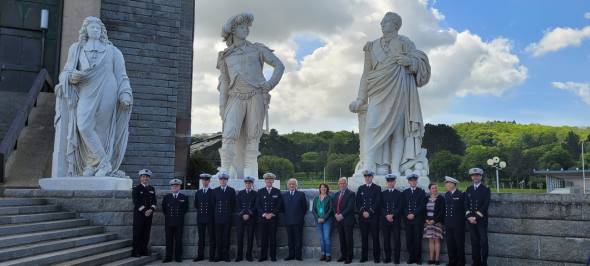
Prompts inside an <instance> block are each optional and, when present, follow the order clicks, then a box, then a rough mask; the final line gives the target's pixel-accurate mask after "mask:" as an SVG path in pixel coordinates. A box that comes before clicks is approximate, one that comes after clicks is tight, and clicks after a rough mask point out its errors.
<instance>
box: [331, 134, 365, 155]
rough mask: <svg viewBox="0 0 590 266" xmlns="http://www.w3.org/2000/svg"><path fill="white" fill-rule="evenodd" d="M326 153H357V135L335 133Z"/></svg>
mask: <svg viewBox="0 0 590 266" xmlns="http://www.w3.org/2000/svg"><path fill="white" fill-rule="evenodd" d="M329 143H330V147H329V149H328V153H330V154H331V153H344V154H355V153H357V152H358V151H359V137H358V134H355V133H354V132H349V131H339V132H335V133H334V135H333V136H332V138H331V139H330V142H329Z"/></svg>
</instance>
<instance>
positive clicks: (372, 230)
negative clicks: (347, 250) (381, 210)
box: [359, 216, 381, 260]
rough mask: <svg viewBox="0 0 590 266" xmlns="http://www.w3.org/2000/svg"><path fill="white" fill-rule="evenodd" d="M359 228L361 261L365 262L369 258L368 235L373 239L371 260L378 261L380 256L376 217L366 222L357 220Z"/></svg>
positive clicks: (360, 219) (365, 220) (361, 219)
mask: <svg viewBox="0 0 590 266" xmlns="http://www.w3.org/2000/svg"><path fill="white" fill-rule="evenodd" d="M359 227H360V228H361V260H366V259H367V258H368V256H369V234H371V238H372V239H373V259H374V260H379V259H380V256H381V247H380V244H379V219H377V216H375V217H373V218H372V219H368V220H367V219H364V218H362V217H361V218H359Z"/></svg>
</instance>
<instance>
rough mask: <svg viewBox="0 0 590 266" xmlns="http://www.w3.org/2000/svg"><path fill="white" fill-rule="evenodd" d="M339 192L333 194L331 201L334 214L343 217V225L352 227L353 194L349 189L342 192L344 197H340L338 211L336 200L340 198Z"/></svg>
mask: <svg viewBox="0 0 590 266" xmlns="http://www.w3.org/2000/svg"><path fill="white" fill-rule="evenodd" d="M340 193H342V192H341V191H338V192H336V194H334V198H333V199H332V204H333V209H334V214H342V216H344V220H342V221H341V222H342V223H344V225H346V226H353V225H354V221H355V220H354V209H355V207H354V200H355V196H354V192H352V191H351V190H349V189H346V190H345V191H344V196H342V202H341V205H340V209H338V198H340ZM334 220H336V219H334Z"/></svg>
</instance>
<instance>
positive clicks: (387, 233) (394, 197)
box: [381, 174, 402, 264]
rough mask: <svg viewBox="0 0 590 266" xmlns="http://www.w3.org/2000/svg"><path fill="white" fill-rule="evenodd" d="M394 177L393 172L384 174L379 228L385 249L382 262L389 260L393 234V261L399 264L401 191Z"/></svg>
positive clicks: (388, 261)
mask: <svg viewBox="0 0 590 266" xmlns="http://www.w3.org/2000/svg"><path fill="white" fill-rule="evenodd" d="M396 179H397V176H396V175H394V174H388V175H386V176H385V181H387V188H386V189H385V190H383V192H382V193H381V217H382V219H381V228H382V231H383V249H384V251H385V260H384V261H383V262H385V263H390V262H391V237H392V236H393V245H394V247H393V251H394V252H393V263H395V264H399V260H400V250H401V240H400V229H401V225H402V217H401V215H400V212H401V203H402V193H401V192H400V191H399V190H397V189H395V183H396Z"/></svg>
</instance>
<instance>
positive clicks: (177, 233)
mask: <svg viewBox="0 0 590 266" xmlns="http://www.w3.org/2000/svg"><path fill="white" fill-rule="evenodd" d="M183 227H184V226H183V225H175V226H166V228H165V231H166V259H172V254H174V259H176V260H181V259H182V229H183Z"/></svg>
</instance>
